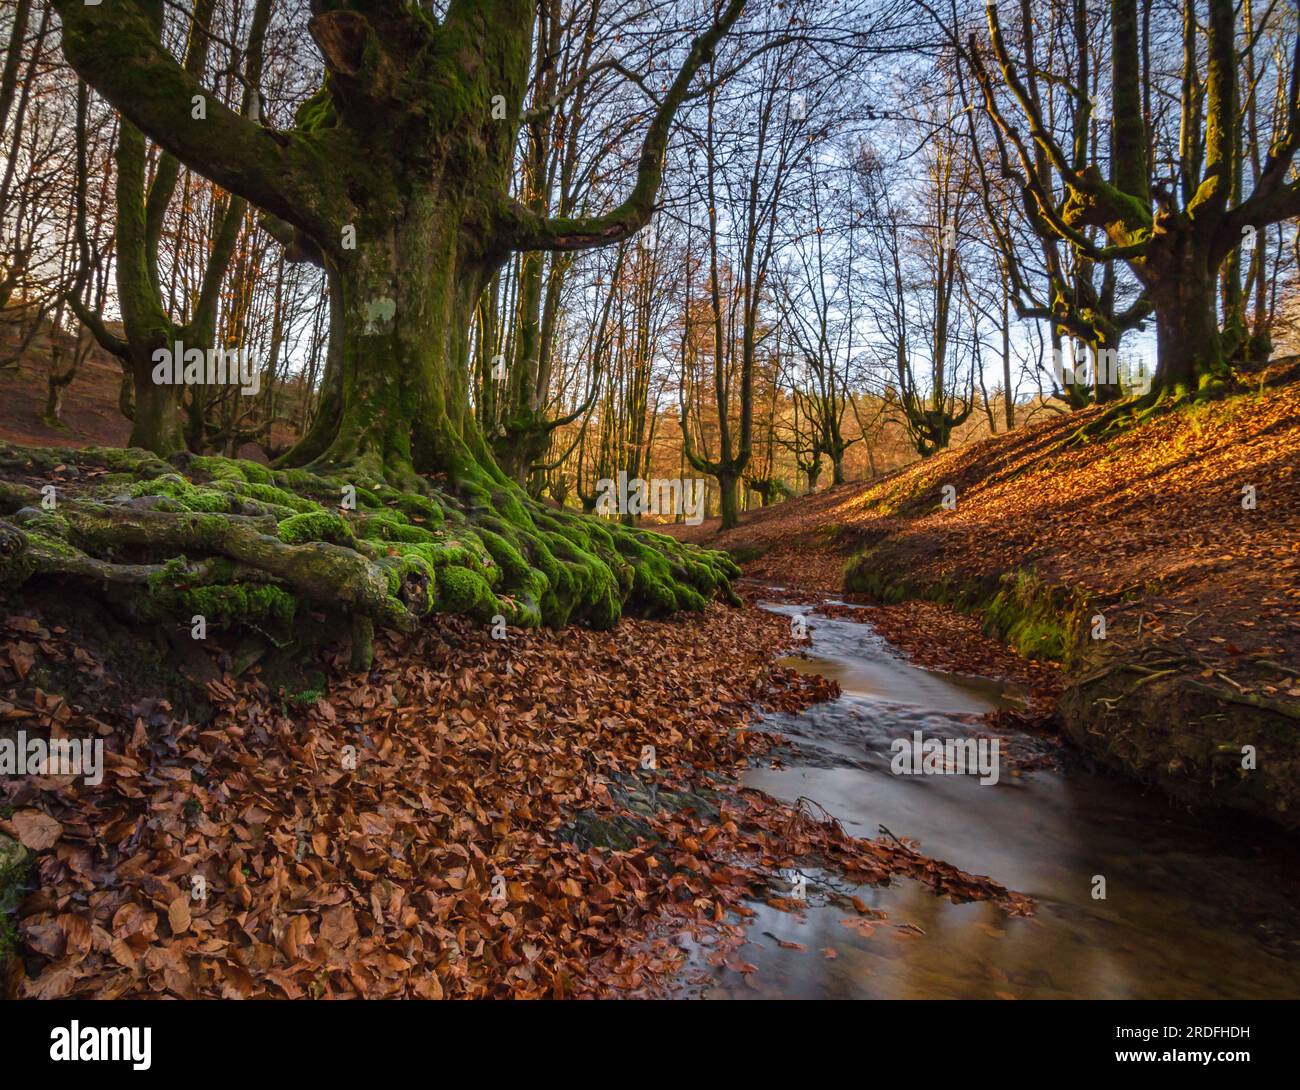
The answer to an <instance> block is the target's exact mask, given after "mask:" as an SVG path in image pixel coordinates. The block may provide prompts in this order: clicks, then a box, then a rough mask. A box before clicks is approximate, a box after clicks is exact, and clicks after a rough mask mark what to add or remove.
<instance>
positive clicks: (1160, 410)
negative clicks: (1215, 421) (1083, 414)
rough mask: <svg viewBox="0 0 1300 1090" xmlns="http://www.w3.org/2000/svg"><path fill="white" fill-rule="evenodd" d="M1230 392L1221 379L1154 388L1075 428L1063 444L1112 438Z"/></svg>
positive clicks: (1080, 443)
mask: <svg viewBox="0 0 1300 1090" xmlns="http://www.w3.org/2000/svg"><path fill="white" fill-rule="evenodd" d="M1228 392H1229V391H1228V389H1227V387H1225V386H1224V385H1223V384H1221V383H1210V384H1207V385H1206V386H1204V387H1202V388H1201V389H1199V390H1196V391H1195V392H1189V391H1187V390H1184V389H1181V388H1175V389H1153V390H1151V391H1149V392H1148V393H1145V394H1143V395H1142V396H1141V397H1136V398H1129V399H1127V400H1125V401H1117V402H1115V403H1114V404H1113V405H1111V406H1110V408H1108V409H1107V410H1106V411H1105V412H1104V413H1102V414H1101V415H1100V416H1098V417H1096V418H1094V419H1092V420H1089V421H1088V422H1087V423H1086V424H1084V425H1082V426H1080V427H1079V428H1077V429H1076V430H1075V431H1073V432H1072V433H1071V434H1070V435H1069V436H1067V437H1066V438H1065V439H1064V440H1063V441H1062V442H1061V444H1060V446H1061V448H1069V447H1077V446H1081V445H1083V444H1085V443H1089V442H1092V441H1093V440H1097V439H1107V438H1111V437H1113V436H1115V435H1117V434H1119V433H1120V432H1122V431H1126V430H1128V429H1129V428H1136V427H1139V426H1140V425H1142V424H1145V423H1147V422H1148V421H1150V420H1153V419H1154V418H1156V417H1158V416H1161V415H1163V414H1164V413H1167V412H1171V411H1173V410H1174V409H1178V408H1181V407H1183V406H1184V405H1190V404H1201V403H1203V402H1206V401H1216V400H1218V399H1219V398H1222V397H1223V396H1225V394H1227V393H1228Z"/></svg>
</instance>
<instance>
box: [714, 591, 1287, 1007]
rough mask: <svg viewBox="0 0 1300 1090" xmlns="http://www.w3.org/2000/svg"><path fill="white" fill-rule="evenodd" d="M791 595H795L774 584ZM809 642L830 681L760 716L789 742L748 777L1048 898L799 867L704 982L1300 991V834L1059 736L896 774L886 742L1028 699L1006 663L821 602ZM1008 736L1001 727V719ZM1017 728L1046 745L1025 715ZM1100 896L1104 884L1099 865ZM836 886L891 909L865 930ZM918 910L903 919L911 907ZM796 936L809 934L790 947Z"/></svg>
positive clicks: (729, 990)
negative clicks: (1001, 674) (1000, 754)
mask: <svg viewBox="0 0 1300 1090" xmlns="http://www.w3.org/2000/svg"><path fill="white" fill-rule="evenodd" d="M767 608H770V609H773V610H776V611H778V612H782V613H788V614H794V613H795V612H803V611H802V609H797V608H796V607H791V606H784V605H772V604H769V605H768V606H767ZM809 634H810V637H811V638H810V640H809V643H808V657H807V658H792V659H788V660H785V663H786V665H789V666H793V667H795V668H797V669H803V670H811V671H814V672H816V673H819V674H822V675H824V676H826V677H830V678H834V679H835V680H836V681H838V682H839V683H840V685H841V687H842V688H843V690H844V692H843V695H842V696H841V697H840V698H838V699H837V700H834V701H830V702H827V703H824V704H819V705H815V706H813V707H811V708H808V709H807V710H805V711H803V712H801V713H799V714H797V715H773V716H770V717H769V718H768V720H767V722H766V724H765V725H766V726H767V728H768V729H772V730H776V731H778V732H780V733H782V734H784V735H785V736H786V737H788V738H789V739H790V741H791V742H793V743H794V744H795V746H796V748H797V752H796V753H795V755H794V756H792V757H789V758H787V761H786V763H785V764H784V766H783V767H779V768H771V767H761V768H754V769H751V770H750V771H749V772H748V773H747V774H746V776H745V780H746V782H747V783H748V784H749V785H750V786H753V787H756V788H759V789H761V790H763V791H765V792H767V793H768V794H769V795H772V796H774V797H777V798H781V799H783V800H787V801H790V802H794V801H796V800H798V799H800V798H801V797H804V798H809V799H812V800H815V801H816V802H817V803H819V804H820V805H821V806H823V807H824V808H825V809H826V810H827V811H829V813H831V814H832V815H834V816H835V817H836V818H838V819H839V820H840V822H841V823H842V824H843V826H844V828H845V829H846V830H847V831H848V832H850V833H853V834H854V835H857V836H862V837H874V836H877V835H879V834H878V829H879V827H880V826H882V825H883V826H885V827H887V828H888V829H889V830H891V831H892V832H893V833H894V834H896V835H897V836H900V837H907V838H909V839H913V840H915V841H919V847H920V850H921V851H922V852H923V853H925V854H926V855H929V856H932V857H936V858H939V859H944V860H947V861H948V862H950V863H953V864H955V865H956V866H958V867H960V868H962V869H963V870H965V871H968V872H970V873H972V874H982V875H988V876H990V877H992V878H993V879H995V880H996V881H998V882H1000V883H1002V884H1003V885H1005V886H1007V887H1009V888H1010V889H1014V890H1017V891H1019V892H1021V893H1025V894H1028V895H1030V896H1032V897H1033V898H1034V899H1035V901H1036V902H1037V908H1036V914H1035V915H1034V916H1032V917H1028V918H1010V917H1007V916H1006V915H1005V914H1004V913H1003V912H1002V910H1001V909H999V908H997V907H996V906H994V905H992V904H989V903H985V902H973V903H970V904H964V905H956V904H952V903H951V902H949V901H948V900H947V899H946V898H940V897H937V896H935V894H934V893H933V892H932V891H931V890H930V889H929V888H928V887H926V886H924V885H922V884H920V883H918V882H916V881H913V880H911V879H901V880H900V879H895V880H893V881H892V882H891V884H890V885H889V886H888V887H871V886H863V887H854V886H852V885H851V884H848V883H846V882H845V881H844V880H843V878H842V877H839V876H832V875H828V874H823V873H818V872H813V871H805V872H804V873H805V874H806V875H807V876H808V879H809V882H808V894H807V908H806V910H805V911H804V912H803V913H801V914H798V915H796V914H791V913H785V912H781V911H778V910H776V909H773V908H771V907H769V906H767V905H765V904H758V905H754V906H752V907H754V908H755V909H756V912H757V915H756V916H755V918H754V919H753V921H752V922H751V924H750V926H749V930H748V935H749V942H748V943H747V944H746V945H745V946H743V947H742V948H741V949H740V951H739V952H738V960H740V961H744V962H748V963H750V964H751V965H753V966H755V967H756V969H757V971H755V972H751V973H744V974H742V973H738V972H736V971H733V970H731V969H722V968H719V969H713V970H711V971H710V983H709V984H708V986H707V987H706V988H705V989H704V994H705V995H707V996H715V997H722V996H735V997H745V996H767V997H776V996H787V997H810V998H813V997H815V998H841V997H842V998H994V997H999V998H1009V997H1015V998H1109V999H1126V998H1276V997H1292V998H1294V997H1297V996H1300V851H1298V850H1297V847H1296V845H1295V844H1294V842H1293V841H1291V840H1290V839H1288V838H1286V837H1285V836H1284V835H1282V834H1280V833H1275V832H1273V831H1272V830H1270V829H1267V828H1265V827H1262V826H1259V825H1256V824H1253V823H1249V822H1246V821H1237V820H1229V819H1225V818H1218V817H1216V818H1206V817H1205V816H1204V815H1201V816H1195V815H1190V814H1188V813H1186V812H1185V811H1183V810H1181V809H1177V808H1174V807H1172V806H1170V805H1169V804H1167V803H1166V802H1165V801H1164V799H1163V797H1161V796H1159V795H1157V794H1155V793H1144V792H1143V789H1142V788H1141V787H1140V786H1138V785H1135V784H1133V783H1131V782H1126V781H1120V780H1116V779H1112V778H1109V777H1106V776H1102V775H1097V774H1094V773H1092V772H1090V771H1087V770H1086V769H1084V768H1082V767H1080V765H1081V764H1082V762H1080V761H1078V760H1070V759H1069V758H1068V755H1067V759H1066V761H1065V767H1064V770H1063V771H1060V772H1051V771H1035V772H1031V773H1025V774H1024V775H1020V776H1015V775H1010V774H1008V773H1007V771H1005V770H1004V771H1003V772H1002V775H1001V776H1000V778H999V781H998V782H997V783H996V784H991V785H982V784H981V783H980V781H979V778H978V776H976V775H895V774H893V773H892V772H891V769H890V762H891V759H892V757H893V752H892V751H891V743H892V742H893V741H894V740H895V739H899V738H907V739H910V738H911V737H912V735H913V732H914V731H917V730H920V731H922V732H923V733H924V736H925V737H926V738H939V739H944V738H951V737H963V736H972V735H974V734H976V733H984V734H986V735H987V734H988V731H987V729H986V728H983V729H982V724H980V723H979V722H978V717H979V716H981V715H982V714H984V713H986V712H988V711H990V710H992V709H994V708H997V707H1001V706H1007V705H1013V704H1015V703H1016V702H1017V700H1016V694H1015V693H1014V692H1010V691H1006V690H1004V688H1003V687H1002V686H1001V685H999V684H998V683H996V682H991V681H988V680H984V679H976V678H961V677H956V676H953V675H947V674H939V673H935V672H932V671H928V670H924V669H921V668H919V667H916V666H913V665H911V664H910V663H908V662H907V661H905V660H904V658H903V657H902V656H901V655H900V654H899V653H898V652H897V651H895V650H894V649H893V648H891V647H890V645H889V644H887V643H886V642H885V641H884V640H883V639H881V638H880V637H879V636H878V635H876V633H875V632H874V631H873V630H872V629H871V628H870V627H869V626H868V625H865V624H861V623H857V622H852V621H846V620H840V619H831V618H827V617H823V616H820V615H813V616H811V617H810V618H809ZM1004 737H1006V736H1005V735H1004ZM1010 740H1011V741H1012V742H1014V743H1015V746H1016V747H1017V748H1019V747H1022V746H1023V747H1024V748H1025V749H1027V750H1029V751H1031V752H1032V751H1034V750H1036V749H1037V750H1041V749H1042V748H1043V746H1044V743H1043V741H1042V740H1041V739H1035V738H1032V737H1030V736H1028V735H1023V736H1019V737H1016V738H1012V739H1010ZM1098 876H1100V877H1102V878H1104V879H1105V897H1104V899H1099V898H1096V897H1094V890H1096V889H1097V888H1098V887H1097V885H1096V883H1095V878H1096V877H1098ZM828 886H833V887H834V888H836V889H838V890H840V891H843V892H847V893H856V895H857V896H858V897H859V898H860V899H861V900H863V901H865V902H866V903H867V904H868V905H870V906H872V907H873V908H878V909H882V910H884V911H885V913H886V914H887V919H886V920H885V921H884V922H882V923H881V924H880V925H879V926H877V927H876V928H875V929H874V930H873V932H872V934H871V935H870V936H869V937H868V936H864V935H862V934H860V933H859V932H858V931H857V930H854V929H851V928H849V927H846V926H845V925H844V924H843V923H842V921H844V920H845V919H846V918H848V917H852V916H854V913H853V912H852V910H849V911H848V912H846V911H845V910H844V908H842V907H839V906H837V905H836V904H834V903H828V898H827V896H826V895H825V891H826V889H827V888H828ZM899 925H908V926H899ZM781 942H786V943H797V944H799V945H800V946H802V947H803V949H802V950H798V949H793V948H787V947H782V946H781V945H780V943H781Z"/></svg>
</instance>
